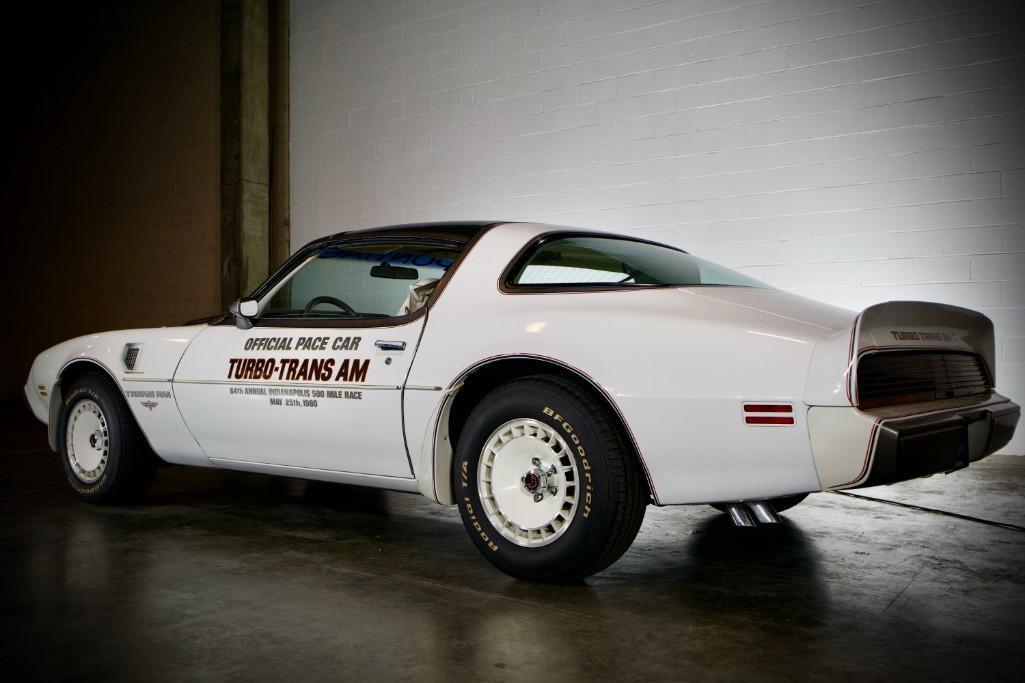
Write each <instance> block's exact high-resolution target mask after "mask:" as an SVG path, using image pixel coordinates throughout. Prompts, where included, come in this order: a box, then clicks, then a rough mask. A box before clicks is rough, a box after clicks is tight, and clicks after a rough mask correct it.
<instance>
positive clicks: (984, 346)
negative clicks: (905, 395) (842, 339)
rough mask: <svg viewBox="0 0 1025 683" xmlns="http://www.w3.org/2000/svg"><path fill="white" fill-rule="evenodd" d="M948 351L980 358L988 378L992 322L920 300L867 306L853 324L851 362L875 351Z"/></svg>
mask: <svg viewBox="0 0 1025 683" xmlns="http://www.w3.org/2000/svg"><path fill="white" fill-rule="evenodd" d="M893 348H900V349H923V350H934V349H949V350H954V351H966V352H969V353H976V354H979V355H980V356H982V359H983V360H984V361H985V363H986V369H987V370H988V371H989V376H990V378H991V379H992V378H993V377H994V376H995V375H994V370H995V369H996V350H995V349H996V342H995V339H994V336H993V321H991V320H990V319H989V318H987V317H986V316H984V315H983V314H982V313H979V312H978V311H973V310H971V309H968V308H961V307H960V306H951V305H949V304H934V303H927V302H924V301H888V302H886V303H882V304H876V305H875V306H869V307H868V308H866V309H865V310H864V311H862V312H861V315H859V316H858V318H857V320H856V321H855V323H854V330H853V331H852V335H851V360H852V361H854V362H855V364H856V361H857V359H858V358H859V357H860V356H861V355H863V354H865V353H867V352H870V351H876V350H879V349H893Z"/></svg>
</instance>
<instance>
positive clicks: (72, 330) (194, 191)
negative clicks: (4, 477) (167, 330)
mask: <svg viewBox="0 0 1025 683" xmlns="http://www.w3.org/2000/svg"><path fill="white" fill-rule="evenodd" d="M218 8H219V3H218V2H217V0H190V1H189V2H167V1H164V2H158V1H152V2H123V3H109V4H96V3H88V6H85V5H84V4H83V5H82V6H76V5H71V4H69V5H65V6H62V7H61V8H55V7H49V6H47V7H45V8H42V7H40V8H39V9H25V10H21V11H22V12H24V13H25V16H22V17H21V18H20V20H18V21H11V22H10V23H8V26H9V27H11V28H12V29H14V30H16V31H21V33H20V34H19V35H16V36H13V40H11V41H10V42H5V43H4V47H3V50H4V51H5V52H6V54H5V55H4V57H5V59H4V63H5V64H7V65H8V66H9V67H13V66H14V65H17V67H16V68H8V69H7V70H6V72H7V76H8V78H11V79H13V80H12V81H9V82H8V84H7V88H8V90H7V93H8V101H9V102H11V101H15V102H17V103H18V106H16V107H4V112H3V117H4V124H5V125H4V130H6V131H8V132H9V134H13V136H12V138H9V139H10V145H9V146H8V167H9V168H10V169H11V172H12V176H13V177H11V178H9V180H8V182H7V183H6V187H5V194H6V195H7V196H6V198H5V201H4V204H5V206H7V207H8V208H9V211H10V212H9V214H8V216H7V220H8V225H7V229H6V230H5V231H4V236H5V239H6V241H7V245H8V249H7V250H6V251H7V257H8V260H9V263H10V264H11V266H13V271H14V275H15V278H14V279H13V280H12V283H11V284H12V286H13V287H14V288H15V291H14V292H13V294H14V296H10V297H9V299H10V300H11V301H12V303H13V307H14V316H13V322H14V325H13V328H14V329H9V330H8V335H7V338H8V343H9V344H11V346H12V348H13V353H12V354H11V355H10V358H9V360H10V362H8V363H5V364H3V366H2V370H0V372H2V375H0V382H2V392H3V396H4V397H5V398H8V397H11V396H16V395H17V394H16V393H15V392H18V391H20V388H21V386H22V384H23V383H24V381H25V376H26V373H27V370H28V366H29V364H30V363H31V361H32V358H33V357H34V355H35V354H36V353H37V352H39V351H41V350H42V349H44V348H45V347H47V346H49V345H52V344H54V343H57V342H59V341H61V340H64V339H67V338H69V337H73V336H76V335H80V334H86V333H89V332H96V331H102V330H107V329H112V328H120V327H136V326H152V325H166V324H174V323H179V322H182V321H184V320H186V319H189V318H195V317H197V316H202V315H210V314H212V313H214V312H216V311H217V309H218V308H219V306H218V297H219V289H218V287H219V272H218V269H219V265H218V258H219V239H220V238H219V232H218V230H219V227H218V226H219V223H218V221H219V196H218V192H219V177H218V168H219V167H218V163H219V119H218V116H219V100H218V97H219V80H218V78H219V72H218V64H219V62H218V50H219V30H220V28H219V10H218ZM9 320H10V318H9Z"/></svg>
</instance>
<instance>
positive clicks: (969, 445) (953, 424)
mask: <svg viewBox="0 0 1025 683" xmlns="http://www.w3.org/2000/svg"><path fill="white" fill-rule="evenodd" d="M1020 415H1021V408H1019V407H1018V405H1017V404H1015V403H1013V402H1012V401H1010V400H1008V399H1006V398H1004V397H1003V396H1000V395H998V394H994V395H993V396H992V398H991V399H990V400H989V401H987V402H986V403H983V404H979V405H973V406H967V407H963V408H955V409H951V410H942V411H937V412H933V413H926V414H923V415H910V416H906V417H895V418H889V419H885V418H881V419H878V420H877V421H876V423H875V425H874V432H875V434H874V448H873V449H872V458H871V467H870V469H869V473H868V476H867V478H865V479H864V481H863V482H861V483H859V484H858V486H859V487H861V486H879V485H881V484H892V483H895V482H898V481H906V480H908V479H914V478H916V477H922V476H926V475H930V474H937V473H939V472H950V471H953V470H956V469H960V468H962V467H966V466H968V464H969V463H971V462H975V461H976V460H981V459H982V458H985V457H986V456H987V455H991V454H992V453H994V452H996V451H998V450H1000V449H1001V448H1003V447H1004V446H1005V445H1007V442H1009V441H1010V440H1011V437H1012V436H1013V435H1014V429H1015V427H1016V426H1017V424H1018V419H1019V417H1020Z"/></svg>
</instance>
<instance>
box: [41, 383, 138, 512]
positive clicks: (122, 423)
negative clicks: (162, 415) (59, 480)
mask: <svg viewBox="0 0 1025 683" xmlns="http://www.w3.org/2000/svg"><path fill="white" fill-rule="evenodd" d="M58 447H59V449H60V455H61V461H62V463H63V465H64V474H65V476H66V477H67V480H68V484H70V486H71V488H72V489H73V490H74V491H75V493H77V494H78V496H79V498H81V499H83V500H85V501H88V502H90V503H120V502H134V501H138V500H141V499H142V498H143V497H144V496H145V495H146V492H147V491H148V490H149V487H150V484H151V483H152V482H153V478H154V476H155V475H156V471H157V465H158V460H157V457H156V455H154V454H153V451H152V450H150V447H149V444H148V443H146V439H145V437H144V436H143V435H142V432H141V431H140V430H139V427H138V425H137V424H136V423H135V418H133V417H132V413H131V411H130V410H129V409H128V405H127V404H126V403H125V400H124V398H123V397H122V396H121V392H120V391H119V390H118V388H117V387H116V386H115V385H114V383H113V382H112V381H111V380H110V379H109V378H107V377H105V376H103V375H100V374H95V373H89V374H86V375H83V376H82V377H81V378H80V379H79V380H78V381H76V382H75V383H74V384H73V385H72V386H71V388H70V389H69V390H68V392H67V394H66V395H65V397H64V405H63V406H62V408H61V415H60V425H59V429H58Z"/></svg>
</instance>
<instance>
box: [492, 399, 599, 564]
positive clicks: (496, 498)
mask: <svg viewBox="0 0 1025 683" xmlns="http://www.w3.org/2000/svg"><path fill="white" fill-rule="evenodd" d="M579 482H580V479H579V477H578V476H577V462H576V459H575V458H574V457H573V452H572V451H571V450H570V447H569V446H568V445H567V444H566V442H565V441H563V439H562V437H561V436H560V435H559V434H558V433H557V432H556V431H555V430H554V429H552V428H551V427H549V426H548V425H547V424H545V423H543V422H538V421H537V420H530V419H525V418H523V419H518V420H511V421H509V422H506V423H505V424H504V425H502V426H501V427H499V428H498V429H496V430H495V431H494V432H493V433H492V434H491V436H490V437H489V438H488V440H487V443H486V444H485V446H484V449H483V450H482V451H481V454H480V466H479V467H478V469H477V490H478V491H479V492H480V497H481V502H482V503H483V505H484V512H485V514H486V515H487V518H488V521H490V522H491V524H492V526H494V527H495V528H496V529H498V532H499V533H500V534H502V536H504V537H505V538H507V539H508V540H510V541H512V542H513V543H515V544H516V545H520V546H524V547H528V548H536V547H540V546H543V545H548V544H549V543H551V542H553V541H554V540H556V539H557V538H559V537H560V536H562V534H564V533H565V532H566V529H568V528H569V525H570V524H571V523H572V522H573V513H574V512H576V509H577V496H578V491H579V488H580V485H579Z"/></svg>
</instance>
